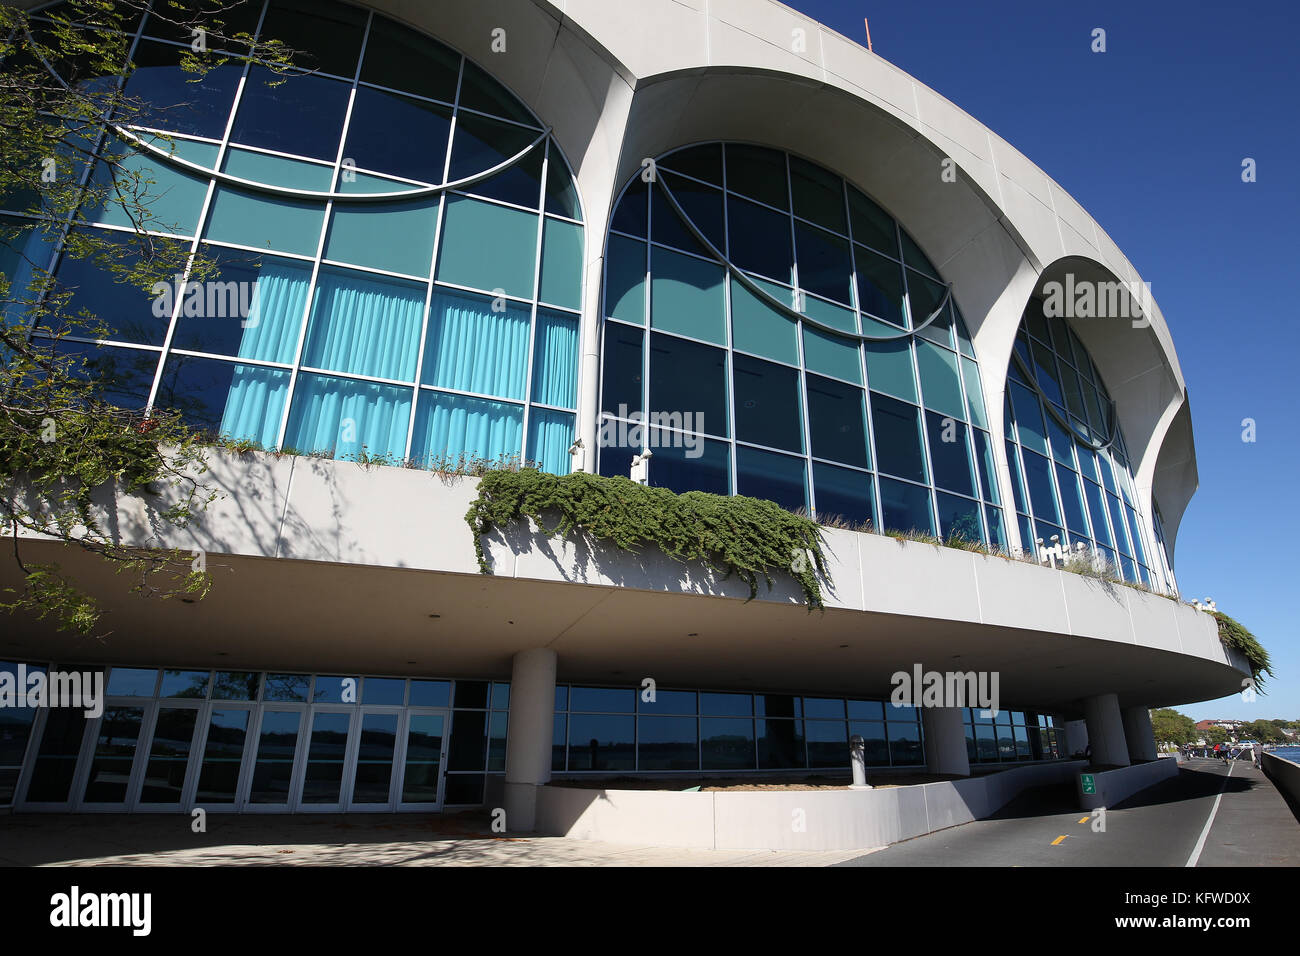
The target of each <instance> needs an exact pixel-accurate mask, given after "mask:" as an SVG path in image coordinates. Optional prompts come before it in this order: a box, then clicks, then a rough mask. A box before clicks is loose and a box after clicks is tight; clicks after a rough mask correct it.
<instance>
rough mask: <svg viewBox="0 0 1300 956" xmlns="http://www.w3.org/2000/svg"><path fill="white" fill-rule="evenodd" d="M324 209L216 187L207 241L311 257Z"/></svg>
mask: <svg viewBox="0 0 1300 956" xmlns="http://www.w3.org/2000/svg"><path fill="white" fill-rule="evenodd" d="M324 222H325V207H324V206H322V205H320V204H319V203H311V202H293V201H291V200H287V199H276V198H273V197H271V196H262V195H259V194H257V193H251V192H244V191H242V190H238V189H229V188H226V187H223V186H219V187H217V191H216V194H215V195H214V197H213V199H212V208H211V210H210V211H209V213H208V227H207V230H206V231H205V232H204V235H206V236H207V237H208V238H209V239H215V240H216V241H218V242H230V243H234V244H236V245H241V246H251V247H252V248H254V249H259V250H261V249H264V250H267V251H271V252H292V253H295V254H297V255H301V256H314V255H316V249H317V247H318V246H319V245H320V231H321V226H322V225H323V224H324Z"/></svg>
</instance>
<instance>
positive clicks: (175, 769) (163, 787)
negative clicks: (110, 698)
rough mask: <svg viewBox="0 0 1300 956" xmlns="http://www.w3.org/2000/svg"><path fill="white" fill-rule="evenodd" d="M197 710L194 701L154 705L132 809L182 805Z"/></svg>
mask: <svg viewBox="0 0 1300 956" xmlns="http://www.w3.org/2000/svg"><path fill="white" fill-rule="evenodd" d="M200 709H201V705H200V704H199V703H197V702H196V703H193V704H182V703H173V702H171V701H164V702H160V703H159V704H158V707H157V710H156V713H155V715H154V720H153V726H152V727H150V728H149V733H148V735H147V737H146V739H147V740H148V741H149V746H148V747H147V748H146V749H145V753H146V754H148V757H147V758H146V760H145V765H144V774H143V775H142V777H141V780H140V789H139V791H138V793H136V795H135V799H134V801H133V802H134V805H135V808H136V809H138V810H158V811H168V810H180V809H182V808H183V807H184V806H185V796H186V792H187V791H186V785H187V784H188V782H189V779H190V776H191V767H192V766H193V765H194V763H195V760H194V756H195V754H197V752H198V748H196V747H195V746H194V736H195V734H196V733H197V731H198V730H199V726H200V722H199V714H200Z"/></svg>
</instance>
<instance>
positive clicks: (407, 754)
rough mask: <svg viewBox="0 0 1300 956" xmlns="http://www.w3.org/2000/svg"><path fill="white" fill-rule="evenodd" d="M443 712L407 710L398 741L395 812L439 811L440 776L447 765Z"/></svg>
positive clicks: (440, 803) (445, 716) (440, 797)
mask: <svg viewBox="0 0 1300 956" xmlns="http://www.w3.org/2000/svg"><path fill="white" fill-rule="evenodd" d="M446 728H447V712H446V711H445V710H410V711H408V712H407V714H406V727H405V730H404V732H403V735H402V740H401V744H402V746H401V754H400V761H401V768H402V773H401V780H400V781H399V784H398V787H399V789H398V794H397V808H398V809H399V810H438V809H440V808H441V807H442V789H443V786H442V782H443V773H444V771H445V769H446V764H447V738H446Z"/></svg>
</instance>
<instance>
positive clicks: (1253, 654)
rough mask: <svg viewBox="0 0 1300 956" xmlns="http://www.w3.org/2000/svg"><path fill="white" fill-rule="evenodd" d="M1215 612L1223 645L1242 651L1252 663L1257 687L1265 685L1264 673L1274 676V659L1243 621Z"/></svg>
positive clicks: (1252, 672) (1252, 674) (1249, 662)
mask: <svg viewBox="0 0 1300 956" xmlns="http://www.w3.org/2000/svg"><path fill="white" fill-rule="evenodd" d="M1213 614H1214V620H1215V621H1216V622H1217V623H1218V625H1219V640H1220V641H1222V642H1223V646H1224V647H1231V648H1234V649H1235V650H1238V651H1240V652H1241V653H1242V655H1243V656H1244V657H1245V658H1246V662H1247V663H1248V664H1250V672H1251V676H1252V677H1253V678H1254V680H1255V687H1256V689H1258V688H1261V687H1263V686H1264V675H1265V674H1267V675H1268V676H1269V677H1272V676H1273V671H1272V669H1271V666H1272V661H1270V660H1269V657H1268V651H1266V650H1265V649H1264V645H1263V644H1261V643H1260V642H1259V640H1258V639H1257V638H1256V637H1255V635H1254V634H1252V633H1250V631H1248V630H1246V628H1245V627H1244V626H1243V625H1242V624H1241V623H1239V622H1238V621H1234V620H1233V619H1232V618H1230V617H1228V615H1226V614H1224V613H1223V612H1222V611H1214V612H1213Z"/></svg>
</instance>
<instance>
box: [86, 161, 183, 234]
mask: <svg viewBox="0 0 1300 956" xmlns="http://www.w3.org/2000/svg"><path fill="white" fill-rule="evenodd" d="M109 148H110V149H111V147H109ZM117 155H119V156H120V159H119V160H118V161H117V166H116V168H110V167H109V166H107V165H106V164H104V163H102V162H101V163H98V164H97V165H96V166H95V172H94V175H93V176H91V180H90V188H91V189H93V190H95V191H96V195H98V196H102V197H103V198H104V202H103V203H101V204H100V205H98V206H93V207H92V206H89V205H88V206H87V207H86V208H84V209H83V210H82V212H81V215H82V217H84V219H85V220H86V221H87V222H102V223H107V224H108V225H113V226H123V227H125V228H127V229H131V230H135V229H136V228H137V225H138V227H139V228H141V229H148V230H150V231H152V232H168V233H173V234H176V235H186V236H192V235H193V234H194V230H195V229H197V228H198V224H199V213H200V212H201V211H202V209H203V200H204V199H205V198H206V197H207V192H208V184H207V181H206V180H204V179H202V178H200V177H198V176H192V175H189V174H187V173H182V172H179V171H177V170H176V169H175V168H173V167H172V166H169V165H167V164H166V163H165V162H163V161H162V160H155V159H151V158H149V157H147V156H146V155H144V154H141V153H135V152H127V153H118V154H117ZM119 197H120V198H119Z"/></svg>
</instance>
